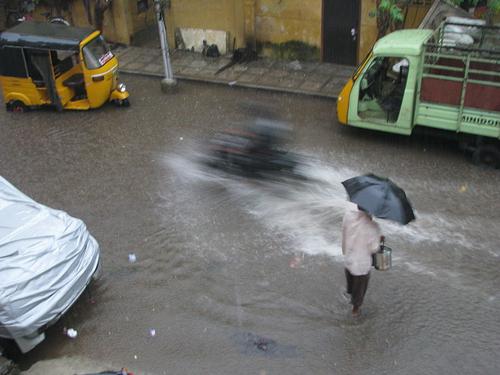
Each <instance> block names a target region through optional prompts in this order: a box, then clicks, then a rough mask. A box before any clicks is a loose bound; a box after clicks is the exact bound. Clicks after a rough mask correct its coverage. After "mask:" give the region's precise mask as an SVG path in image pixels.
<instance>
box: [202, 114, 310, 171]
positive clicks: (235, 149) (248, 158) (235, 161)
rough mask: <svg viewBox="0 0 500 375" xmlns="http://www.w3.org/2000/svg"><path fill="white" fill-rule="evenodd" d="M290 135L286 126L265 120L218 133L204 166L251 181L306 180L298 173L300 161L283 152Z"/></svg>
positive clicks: (209, 147)
mask: <svg viewBox="0 0 500 375" xmlns="http://www.w3.org/2000/svg"><path fill="white" fill-rule="evenodd" d="M289 133H290V130H289V128H288V127H287V126H286V124H283V123H280V122H277V121H270V120H263V119H258V120H256V122H255V123H254V124H252V125H250V126H247V127H246V128H245V129H243V130H231V131H225V132H220V133H217V134H216V135H215V136H214V138H213V139H211V140H210V142H209V146H208V153H207V155H205V156H204V163H205V164H206V165H208V166H210V167H212V168H216V169H219V170H222V171H225V172H229V173H233V174H240V175H244V176H248V177H260V178H272V177H292V178H299V179H305V176H304V175H303V174H302V173H300V171H299V169H300V166H301V164H302V163H301V158H300V157H299V156H298V155H295V154H292V153H290V152H287V151H284V150H282V149H280V145H281V144H282V143H283V141H284V140H285V139H286V138H287V136H288V134H289Z"/></svg>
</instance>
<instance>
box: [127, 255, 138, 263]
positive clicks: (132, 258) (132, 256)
mask: <svg viewBox="0 0 500 375" xmlns="http://www.w3.org/2000/svg"><path fill="white" fill-rule="evenodd" d="M128 261H129V262H130V263H135V262H136V261H137V256H136V255H135V254H134V253H131V254H129V255H128Z"/></svg>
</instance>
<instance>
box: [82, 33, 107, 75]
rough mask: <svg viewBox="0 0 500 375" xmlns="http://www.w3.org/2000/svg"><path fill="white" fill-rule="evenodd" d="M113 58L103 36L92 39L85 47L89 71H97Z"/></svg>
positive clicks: (84, 53) (84, 54) (85, 58)
mask: <svg viewBox="0 0 500 375" xmlns="http://www.w3.org/2000/svg"><path fill="white" fill-rule="evenodd" d="M112 57H113V53H111V51H110V50H109V47H108V45H107V44H106V42H105V41H104V38H103V37H102V36H98V37H97V38H95V39H92V40H91V41H90V42H89V43H87V44H86V45H85V47H83V58H84V60H85V65H86V66H87V68H88V69H97V68H100V67H101V66H103V65H104V64H106V63H107V62H108V61H109V60H111V58H112Z"/></svg>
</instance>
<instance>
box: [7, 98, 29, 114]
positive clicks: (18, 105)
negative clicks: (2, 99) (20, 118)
mask: <svg viewBox="0 0 500 375" xmlns="http://www.w3.org/2000/svg"><path fill="white" fill-rule="evenodd" d="M8 109H9V110H10V111H11V112H16V113H24V112H26V111H27V110H28V107H26V106H25V105H24V103H23V102H22V101H20V100H16V101H14V102H12V103H10V104H9V106H8Z"/></svg>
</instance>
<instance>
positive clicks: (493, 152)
mask: <svg viewBox="0 0 500 375" xmlns="http://www.w3.org/2000/svg"><path fill="white" fill-rule="evenodd" d="M472 158H473V161H474V163H475V164H477V165H485V166H488V167H493V168H495V169H498V168H500V149H499V148H498V147H495V146H494V145H486V146H479V147H478V148H477V149H476V150H475V151H474V154H473V155H472Z"/></svg>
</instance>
